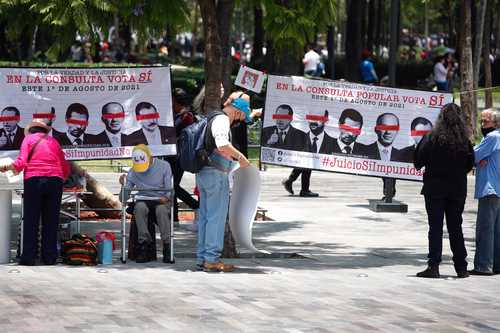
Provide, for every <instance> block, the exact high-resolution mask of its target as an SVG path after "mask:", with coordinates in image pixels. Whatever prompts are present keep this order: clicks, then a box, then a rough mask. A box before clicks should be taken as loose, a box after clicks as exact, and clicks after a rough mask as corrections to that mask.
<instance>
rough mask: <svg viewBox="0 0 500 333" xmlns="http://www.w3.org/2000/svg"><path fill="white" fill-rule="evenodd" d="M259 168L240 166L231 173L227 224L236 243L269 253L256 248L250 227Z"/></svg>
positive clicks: (255, 202)
mask: <svg viewBox="0 0 500 333" xmlns="http://www.w3.org/2000/svg"><path fill="white" fill-rule="evenodd" d="M260 184H261V180H260V173H259V170H258V169H257V168H256V167H255V166H253V165H250V166H249V167H246V168H240V169H238V170H236V171H235V172H234V174H233V189H232V193H231V202H230V204H229V226H230V227H231V231H232V233H233V237H234V239H235V241H236V243H237V244H238V245H239V246H241V247H245V248H247V249H248V250H250V251H253V252H260V253H269V252H268V251H263V250H258V249H257V248H255V246H254V245H253V242H252V228H253V222H254V217H255V213H256V212H257V202H258V200H259V195H260Z"/></svg>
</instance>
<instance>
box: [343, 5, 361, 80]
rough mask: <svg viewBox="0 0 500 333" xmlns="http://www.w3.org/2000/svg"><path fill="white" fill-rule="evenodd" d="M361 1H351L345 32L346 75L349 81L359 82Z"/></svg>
mask: <svg viewBox="0 0 500 333" xmlns="http://www.w3.org/2000/svg"><path fill="white" fill-rule="evenodd" d="M362 14H363V12H362V6H361V1H357V0H356V1H350V2H349V3H348V7H347V24H346V33H345V45H346V47H345V63H346V71H345V77H346V79H347V80H348V81H351V82H359V81H360V71H359V64H360V62H361V48H362V46H361V15H362Z"/></svg>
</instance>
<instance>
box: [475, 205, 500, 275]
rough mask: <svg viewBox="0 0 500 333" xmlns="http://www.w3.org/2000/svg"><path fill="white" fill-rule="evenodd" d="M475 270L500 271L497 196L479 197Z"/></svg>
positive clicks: (499, 227)
mask: <svg viewBox="0 0 500 333" xmlns="http://www.w3.org/2000/svg"><path fill="white" fill-rule="evenodd" d="M474 270H476V271H480V272H487V273H492V271H500V198H499V197H497V196H487V197H483V198H480V199H479V206H478V209H477V220H476V254H475V255H474Z"/></svg>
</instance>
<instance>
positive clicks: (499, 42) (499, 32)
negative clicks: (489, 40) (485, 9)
mask: <svg viewBox="0 0 500 333" xmlns="http://www.w3.org/2000/svg"><path fill="white" fill-rule="evenodd" d="M495 13H496V18H497V21H496V22H497V23H496V28H495V44H496V45H495V47H496V49H497V50H500V1H497V6H496V10H495Z"/></svg>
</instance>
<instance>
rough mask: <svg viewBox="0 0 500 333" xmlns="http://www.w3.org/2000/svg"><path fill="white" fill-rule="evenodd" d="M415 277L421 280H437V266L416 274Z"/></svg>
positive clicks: (438, 276)
mask: <svg viewBox="0 0 500 333" xmlns="http://www.w3.org/2000/svg"><path fill="white" fill-rule="evenodd" d="M417 277H421V278H430V279H439V278H440V275H439V266H430V265H429V267H427V268H426V269H425V270H423V271H421V272H418V273H417Z"/></svg>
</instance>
